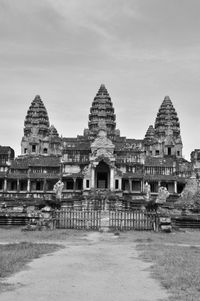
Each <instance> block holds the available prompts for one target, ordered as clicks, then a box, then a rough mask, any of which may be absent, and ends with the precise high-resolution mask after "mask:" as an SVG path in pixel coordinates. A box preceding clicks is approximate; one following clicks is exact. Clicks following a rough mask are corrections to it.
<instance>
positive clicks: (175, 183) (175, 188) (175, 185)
mask: <svg viewBox="0 0 200 301" xmlns="http://www.w3.org/2000/svg"><path fill="white" fill-rule="evenodd" d="M174 193H177V181H174Z"/></svg>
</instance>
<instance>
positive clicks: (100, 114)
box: [84, 84, 120, 140]
mask: <svg viewBox="0 0 200 301" xmlns="http://www.w3.org/2000/svg"><path fill="white" fill-rule="evenodd" d="M115 120H116V116H115V113H114V108H113V104H112V102H111V98H110V95H109V93H108V91H107V89H106V87H105V85H103V84H102V85H101V86H100V88H99V90H98V92H97V94H96V96H95V97H94V100H93V102H92V106H91V108H90V114H89V122H88V129H85V130H84V135H85V136H88V137H89V139H91V140H93V139H94V138H96V137H97V134H98V131H99V124H101V123H102V122H103V123H104V124H105V125H106V132H107V135H108V137H109V138H110V139H114V137H115V136H119V135H120V132H119V130H116V122H115Z"/></svg>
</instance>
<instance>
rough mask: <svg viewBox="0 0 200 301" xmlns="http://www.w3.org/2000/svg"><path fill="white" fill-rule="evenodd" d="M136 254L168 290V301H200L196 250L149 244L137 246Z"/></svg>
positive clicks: (196, 248)
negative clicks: (150, 263) (139, 254)
mask: <svg viewBox="0 0 200 301" xmlns="http://www.w3.org/2000/svg"><path fill="white" fill-rule="evenodd" d="M185 243H186V241H185ZM138 250H140V251H141V257H142V258H143V259H145V260H147V261H151V262H153V266H152V268H151V269H152V274H153V276H154V277H155V278H157V279H159V281H161V283H162V285H163V287H165V288H166V289H167V290H169V293H170V294H171V295H170V300H171V301H196V300H200V269H199V264H198V263H199V262H200V248H199V247H196V246H191V247H185V246H177V245H170V246H167V247H166V245H165V244H161V243H154V244H152V243H151V244H148V246H147V245H146V244H145V245H144V244H140V245H138Z"/></svg>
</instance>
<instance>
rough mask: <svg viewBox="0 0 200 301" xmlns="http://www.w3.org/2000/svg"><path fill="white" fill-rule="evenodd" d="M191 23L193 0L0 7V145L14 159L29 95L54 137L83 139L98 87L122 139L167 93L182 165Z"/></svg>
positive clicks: (190, 135)
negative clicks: (175, 117) (37, 100)
mask: <svg viewBox="0 0 200 301" xmlns="http://www.w3.org/2000/svg"><path fill="white" fill-rule="evenodd" d="M199 15H200V1H199V0H28V1H27V0H0V68H1V69H0V70H1V72H0V104H1V109H0V144H1V145H10V146H11V147H13V148H14V149H15V151H16V154H20V143H21V138H22V136H23V123H24V118H25V115H26V113H27V110H28V107H29V106H30V103H31V101H32V100H33V99H34V97H35V95H37V94H39V95H40V96H41V98H42V100H43V102H44V104H45V106H46V109H47V111H48V114H49V118H50V123H51V124H53V125H54V126H55V127H56V128H57V130H58V132H59V134H62V135H63V136H65V137H70V136H72V137H73V136H77V134H82V133H83V129H84V128H86V127H87V123H88V114H89V109H90V106H91V103H92V100H93V98H94V96H95V94H96V92H97V90H98V89H99V86H100V84H101V83H104V84H105V85H106V87H107V89H108V92H109V93H110V96H111V98H112V101H113V104H114V108H115V113H116V121H117V128H119V129H120V131H121V135H123V136H127V137H128V138H139V139H140V138H143V137H144V135H145V133H146V130H147V128H148V126H149V125H150V124H154V122H155V118H156V114H157V112H158V109H159V107H160V105H161V103H162V101H163V99H164V97H165V95H169V96H170V98H171V100H172V102H173V105H174V107H175V109H176V111H177V113H178V117H179V120H180V125H181V135H182V140H183V145H184V148H183V154H184V155H185V157H186V158H187V159H189V156H190V152H191V151H192V150H193V149H195V148H200V99H199V96H200V17H199Z"/></svg>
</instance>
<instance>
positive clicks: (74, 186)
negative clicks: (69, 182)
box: [73, 178, 76, 190]
mask: <svg viewBox="0 0 200 301" xmlns="http://www.w3.org/2000/svg"><path fill="white" fill-rule="evenodd" d="M73 181H74V184H73V190H76V178H73Z"/></svg>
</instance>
